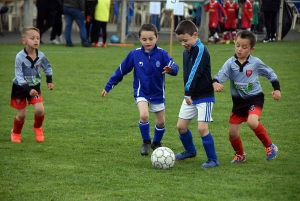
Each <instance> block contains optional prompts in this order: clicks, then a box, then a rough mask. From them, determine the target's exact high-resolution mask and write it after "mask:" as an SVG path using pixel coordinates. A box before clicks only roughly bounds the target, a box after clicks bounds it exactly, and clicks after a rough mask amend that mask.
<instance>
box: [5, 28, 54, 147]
mask: <svg viewBox="0 0 300 201" xmlns="http://www.w3.org/2000/svg"><path fill="white" fill-rule="evenodd" d="M22 42H23V44H24V45H25V48H24V49H23V50H21V51H20V52H19V53H18V54H17V56H16V61H15V77H14V79H13V86H12V92H11V101H10V105H11V106H12V107H13V108H15V109H17V111H18V113H17V116H16V117H15V118H14V127H13V129H12V133H11V141H12V142H16V143H20V142H21V131H22V128H23V125H24V122H25V117H26V106H27V103H26V100H27V101H28V103H29V104H32V105H33V108H34V124H33V131H34V133H35V138H36V141H37V142H43V141H44V134H43V129H42V124H43V121H44V116H45V112H44V106H43V97H42V94H41V89H40V83H41V74H40V70H41V69H43V71H44V73H45V74H46V78H47V79H46V82H47V85H48V88H49V89H50V90H53V88H54V85H53V84H52V68H51V65H50V63H49V61H48V59H47V57H46V56H45V55H44V54H43V53H42V52H40V51H39V50H38V47H39V44H40V31H39V29H37V28H35V27H26V28H24V29H23V30H22Z"/></svg>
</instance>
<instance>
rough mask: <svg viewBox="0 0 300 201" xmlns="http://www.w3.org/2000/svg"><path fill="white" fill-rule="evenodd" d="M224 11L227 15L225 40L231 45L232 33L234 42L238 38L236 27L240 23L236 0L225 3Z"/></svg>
mask: <svg viewBox="0 0 300 201" xmlns="http://www.w3.org/2000/svg"><path fill="white" fill-rule="evenodd" d="M224 9H225V11H226V14H227V20H226V22H225V31H224V37H223V40H224V41H225V43H226V44H227V45H228V44H230V33H231V37H232V40H233V42H235V36H236V25H237V23H238V16H239V6H238V4H237V2H235V1H234V0H229V1H226V2H225V3H224Z"/></svg>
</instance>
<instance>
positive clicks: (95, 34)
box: [92, 20, 107, 44]
mask: <svg viewBox="0 0 300 201" xmlns="http://www.w3.org/2000/svg"><path fill="white" fill-rule="evenodd" d="M106 26H107V22H101V21H98V20H94V21H93V27H92V43H98V42H99V33H100V29H101V30H102V38H103V44H104V43H106V38H107V32H106Z"/></svg>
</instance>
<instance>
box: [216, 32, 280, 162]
mask: <svg viewBox="0 0 300 201" xmlns="http://www.w3.org/2000/svg"><path fill="white" fill-rule="evenodd" d="M255 43H256V37H255V35H254V33H252V32H251V31H246V30H243V31H240V32H238V34H237V39H236V43H235V55H234V56H232V57H231V58H229V59H228V60H227V61H226V62H225V64H224V65H223V67H222V68H221V70H220V71H219V72H218V73H217V75H216V76H215V77H214V79H213V87H214V90H215V91H216V92H222V91H223V90H224V86H223V85H222V83H223V82H225V81H226V80H228V79H229V80H230V90H231V95H232V101H233V108H232V112H231V115H230V119H229V123H230V125H229V141H230V143H231V146H232V147H233V149H234V151H235V154H236V155H235V157H234V159H233V160H232V161H231V162H232V163H242V162H244V161H245V160H246V154H245V152H244V149H243V145H242V141H241V138H240V136H239V130H240V127H241V124H242V123H243V122H247V124H248V126H249V127H250V128H251V129H252V130H253V132H254V133H255V135H256V136H257V137H258V139H259V140H260V141H261V142H262V144H263V145H264V146H265V148H266V153H267V158H266V159H267V160H272V159H274V158H275V157H276V155H277V151H278V148H277V146H276V145H274V144H273V142H272V140H271V139H270V137H269V135H268V134H267V131H266V129H265V128H264V126H263V125H262V124H261V123H260V122H259V120H260V114H261V112H262V109H263V104H264V94H263V92H262V88H261V85H260V82H259V80H258V78H259V76H263V77H266V78H267V79H268V80H269V81H270V82H271V83H272V86H273V88H274V91H273V92H272V93H271V94H272V96H273V98H274V99H275V100H280V98H281V93H280V84H279V81H278V78H277V75H276V74H275V73H274V71H273V70H272V69H271V68H270V67H268V66H266V65H265V64H264V63H263V62H262V61H261V60H260V59H259V58H257V57H253V56H251V55H250V53H251V52H253V51H254V48H255Z"/></svg>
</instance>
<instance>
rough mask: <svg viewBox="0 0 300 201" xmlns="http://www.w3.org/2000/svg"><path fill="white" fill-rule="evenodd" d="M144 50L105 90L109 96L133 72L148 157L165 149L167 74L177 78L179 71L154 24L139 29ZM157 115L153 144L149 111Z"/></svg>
mask: <svg viewBox="0 0 300 201" xmlns="http://www.w3.org/2000/svg"><path fill="white" fill-rule="evenodd" d="M139 38H140V42H141V44H142V47H139V48H137V49H135V50H132V51H130V52H129V54H128V55H127V56H126V57H125V59H124V60H123V61H122V63H121V64H120V66H119V67H118V68H117V70H116V71H115V72H114V74H113V75H112V76H111V78H110V79H109V81H108V82H107V84H106V86H105V88H104V89H103V91H102V97H104V96H106V95H107V93H108V92H109V91H111V90H112V89H113V87H114V86H115V85H117V84H118V83H119V82H121V81H122V79H123V77H124V76H125V75H126V74H128V73H129V72H131V71H132V70H134V72H133V79H134V80H133V96H134V98H135V101H136V104H137V106H138V109H139V113H140V119H139V129H140V133H141V136H142V139H143V144H142V148H141V150H140V153H141V155H142V156H145V155H148V154H149V152H150V148H152V149H153V150H155V149H156V148H157V147H161V140H162V138H163V135H164V133H165V108H166V107H165V74H170V75H173V76H176V75H177V73H178V70H179V67H178V66H177V64H176V63H175V62H174V61H173V59H172V58H171V57H170V56H169V54H168V53H167V52H166V51H165V50H163V49H161V48H159V47H158V46H157V45H156V42H157V39H158V32H157V29H156V27H155V26H154V25H153V24H144V25H142V26H141V28H140V30H139ZM148 107H149V108H150V112H154V114H155V118H156V126H155V128H154V138H153V142H152V144H151V136H150V123H149V111H148Z"/></svg>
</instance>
